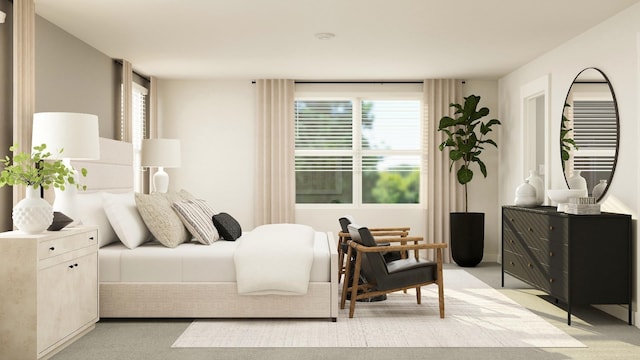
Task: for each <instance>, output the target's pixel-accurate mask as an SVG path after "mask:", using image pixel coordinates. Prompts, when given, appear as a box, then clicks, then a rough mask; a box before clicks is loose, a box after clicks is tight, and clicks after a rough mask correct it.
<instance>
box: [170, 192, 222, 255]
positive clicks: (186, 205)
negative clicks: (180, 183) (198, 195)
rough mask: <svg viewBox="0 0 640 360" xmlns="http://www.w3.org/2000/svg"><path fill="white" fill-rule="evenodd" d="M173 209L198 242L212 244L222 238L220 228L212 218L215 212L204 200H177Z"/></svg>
mask: <svg viewBox="0 0 640 360" xmlns="http://www.w3.org/2000/svg"><path fill="white" fill-rule="evenodd" d="M173 209H174V210H175V211H176V213H177V214H178V217H179V218H180V220H182V223H183V224H184V226H185V227H186V228H187V230H189V232H190V233H191V235H193V237H194V238H195V239H196V240H198V242H200V243H202V244H205V245H211V244H213V243H214V242H215V241H216V240H219V239H220V235H219V234H218V230H217V229H216V227H215V226H214V225H213V221H212V220H211V218H212V216H213V214H215V212H214V211H213V210H212V209H211V207H210V206H209V205H208V204H207V203H206V202H205V201H204V200H201V199H193V200H182V201H176V202H174V203H173Z"/></svg>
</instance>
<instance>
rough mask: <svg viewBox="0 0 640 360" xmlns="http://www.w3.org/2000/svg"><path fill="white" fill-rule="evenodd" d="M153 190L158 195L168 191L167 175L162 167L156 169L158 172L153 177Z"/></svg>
mask: <svg viewBox="0 0 640 360" xmlns="http://www.w3.org/2000/svg"><path fill="white" fill-rule="evenodd" d="M153 190H154V191H155V192H159V193H166V192H167V190H169V174H167V173H166V172H165V171H164V168H162V167H158V171H157V172H156V173H155V174H154V175H153Z"/></svg>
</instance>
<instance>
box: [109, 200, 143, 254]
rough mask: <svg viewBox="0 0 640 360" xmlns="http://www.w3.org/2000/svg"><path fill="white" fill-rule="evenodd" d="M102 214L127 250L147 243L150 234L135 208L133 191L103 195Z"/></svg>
mask: <svg viewBox="0 0 640 360" xmlns="http://www.w3.org/2000/svg"><path fill="white" fill-rule="evenodd" d="M102 196H103V205H104V212H105V213H106V214H107V218H108V219H109V223H110V224H111V227H113V230H114V231H115V233H116V235H117V236H118V238H119V239H120V241H121V242H122V244H124V246H126V247H128V248H129V249H135V248H136V247H138V246H140V245H141V244H143V243H145V242H147V241H149V239H150V238H151V233H150V232H149V229H147V226H146V225H145V224H144V221H142V217H140V213H139V212H138V209H137V208H136V200H135V197H134V196H133V191H130V192H127V193H121V194H112V193H103V194H102Z"/></svg>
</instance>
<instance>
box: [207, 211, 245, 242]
mask: <svg viewBox="0 0 640 360" xmlns="http://www.w3.org/2000/svg"><path fill="white" fill-rule="evenodd" d="M212 220H213V225H214V226H215V227H216V229H217V230H218V233H219V234H220V237H221V238H223V239H225V240H231V241H234V240H236V239H237V238H239V237H240V236H241V235H242V228H241V227H240V224H238V221H236V219H234V218H233V216H231V215H229V214H227V213H225V212H221V213H219V214H216V215H213V219H212Z"/></svg>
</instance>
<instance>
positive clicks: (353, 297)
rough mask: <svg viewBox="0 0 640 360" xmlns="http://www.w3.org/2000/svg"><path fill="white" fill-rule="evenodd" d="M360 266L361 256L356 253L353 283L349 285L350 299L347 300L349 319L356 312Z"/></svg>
mask: <svg viewBox="0 0 640 360" xmlns="http://www.w3.org/2000/svg"><path fill="white" fill-rule="evenodd" d="M361 266H362V254H360V253H358V252H357V251H356V267H355V269H354V272H353V283H352V285H351V298H350V299H349V318H352V317H353V313H354V312H355V311H356V303H357V301H356V298H357V297H358V280H359V279H360V267H361Z"/></svg>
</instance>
